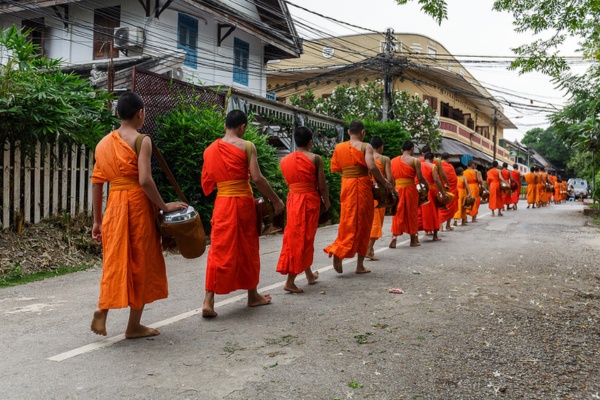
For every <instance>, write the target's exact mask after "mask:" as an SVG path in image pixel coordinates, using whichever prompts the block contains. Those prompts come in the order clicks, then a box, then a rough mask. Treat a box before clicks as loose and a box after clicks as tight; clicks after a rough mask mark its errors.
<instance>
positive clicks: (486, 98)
mask: <svg viewBox="0 0 600 400" xmlns="http://www.w3.org/2000/svg"><path fill="white" fill-rule="evenodd" d="M390 44H391V45H390ZM303 46H304V54H303V55H302V56H301V57H300V58H295V59H288V60H281V61H275V62H271V63H269V64H268V70H267V71H268V72H267V92H271V93H275V94H276V96H277V99H278V100H280V101H283V102H286V101H289V98H290V96H292V95H294V94H299V95H301V94H303V93H304V92H306V90H308V89H311V90H312V91H313V93H314V94H315V97H317V98H319V97H328V96H330V95H331V93H332V92H333V90H334V88H335V87H336V86H340V85H344V84H350V85H362V84H365V83H366V82H371V81H376V80H383V77H384V74H385V71H386V69H387V71H388V72H389V76H390V78H391V83H392V88H393V90H394V91H408V92H409V93H410V94H411V95H415V94H417V95H418V96H419V97H420V98H421V99H422V100H427V101H428V104H429V106H430V107H431V108H433V109H434V110H435V111H436V112H437V115H438V118H439V120H440V131H441V133H442V136H443V138H444V140H443V141H442V147H443V148H442V151H448V150H449V149H451V150H452V151H448V152H449V153H450V154H451V155H454V158H455V160H454V161H457V162H458V160H456V157H457V156H459V155H460V153H461V151H462V152H463V153H468V154H471V155H472V156H473V157H474V158H475V159H477V160H479V161H480V162H481V163H482V164H484V165H487V164H490V163H491V160H492V159H493V158H494V147H495V150H496V157H495V158H496V159H497V160H498V161H499V162H507V163H510V164H512V162H513V160H512V159H511V158H510V157H509V152H508V150H506V149H504V148H503V147H501V146H500V145H499V144H498V143H499V142H500V140H501V139H503V137H504V129H515V128H516V126H515V125H514V124H513V123H512V122H511V121H510V120H509V119H508V118H507V117H506V116H505V115H504V110H503V107H502V105H501V104H499V103H498V102H497V101H496V100H495V99H494V98H493V96H492V95H491V94H490V93H489V92H488V91H487V90H486V89H485V88H484V87H483V86H482V85H481V84H480V83H479V82H478V81H477V80H476V79H475V78H474V77H473V76H472V75H471V74H470V73H469V71H467V69H466V68H465V67H464V66H463V65H462V64H460V62H458V60H456V58H454V56H452V55H451V54H450V53H449V52H448V51H447V50H446V48H444V46H442V45H441V44H440V43H438V42H436V41H434V40H432V39H430V38H428V37H426V36H423V35H418V34H392V35H391V40H390V38H389V37H388V38H387V40H386V34H385V33H379V34H378V33H370V34H360V35H351V36H343V37H332V38H328V39H321V40H315V41H305V42H304V44H303ZM386 50H387V52H386ZM494 132H495V133H496V134H495V135H494ZM494 136H495V138H494ZM494 139H496V146H494ZM449 141H451V142H449ZM455 142H458V143H455Z"/></svg>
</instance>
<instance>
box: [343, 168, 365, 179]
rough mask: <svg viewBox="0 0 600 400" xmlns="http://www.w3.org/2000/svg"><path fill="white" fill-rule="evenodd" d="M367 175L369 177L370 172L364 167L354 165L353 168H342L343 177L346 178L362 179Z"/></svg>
mask: <svg viewBox="0 0 600 400" xmlns="http://www.w3.org/2000/svg"><path fill="white" fill-rule="evenodd" d="M367 175H369V170H368V169H367V167H363V166H362V165H353V166H351V167H344V168H342V177H344V178H360V177H363V176H367Z"/></svg>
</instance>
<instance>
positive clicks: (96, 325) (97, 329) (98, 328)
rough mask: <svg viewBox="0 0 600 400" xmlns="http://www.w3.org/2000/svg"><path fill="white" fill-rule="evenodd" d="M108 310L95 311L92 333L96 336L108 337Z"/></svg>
mask: <svg viewBox="0 0 600 400" xmlns="http://www.w3.org/2000/svg"><path fill="white" fill-rule="evenodd" d="M107 315H108V310H100V309H98V310H96V311H94V318H92V326H91V329H92V332H94V333H95V334H96V335H102V336H106V316H107Z"/></svg>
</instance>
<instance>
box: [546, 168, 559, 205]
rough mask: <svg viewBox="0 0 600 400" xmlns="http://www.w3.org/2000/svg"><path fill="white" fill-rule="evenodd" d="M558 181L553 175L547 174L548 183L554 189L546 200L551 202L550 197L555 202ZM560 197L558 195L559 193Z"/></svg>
mask: <svg viewBox="0 0 600 400" xmlns="http://www.w3.org/2000/svg"><path fill="white" fill-rule="evenodd" d="M557 180H558V178H557V177H556V176H555V175H550V174H548V181H549V182H550V183H551V184H552V187H553V188H554V191H553V192H552V193H549V194H548V200H552V197H554V201H556V181H557ZM559 195H560V193H559Z"/></svg>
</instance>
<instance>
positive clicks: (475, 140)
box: [440, 117, 515, 165]
mask: <svg viewBox="0 0 600 400" xmlns="http://www.w3.org/2000/svg"><path fill="white" fill-rule="evenodd" d="M440 131H441V132H442V136H443V137H445V138H448V139H453V140H456V141H459V142H461V143H464V144H466V145H467V146H470V147H472V148H474V149H476V150H479V151H481V152H483V153H485V154H487V155H489V156H490V157H493V156H494V142H493V141H491V140H489V139H487V138H485V137H483V136H481V135H480V134H478V133H476V132H475V131H474V130H472V129H470V128H467V127H466V126H465V125H463V124H461V123H460V122H457V121H455V120H453V119H450V118H444V117H440ZM496 159H497V160H498V162H500V163H502V162H506V163H509V164H511V165H512V164H513V163H514V161H515V160H513V159H511V158H510V157H509V152H508V150H506V149H505V148H503V147H500V145H498V146H497V147H496Z"/></svg>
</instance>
